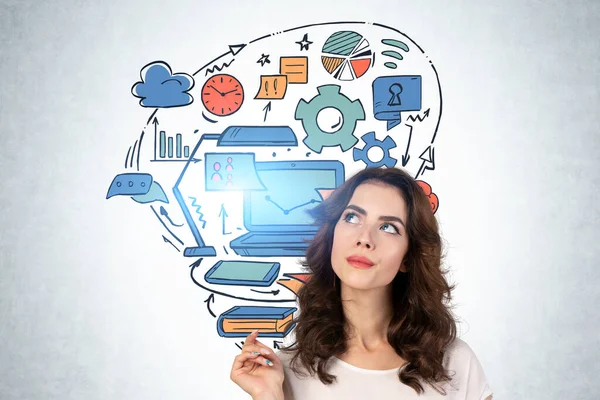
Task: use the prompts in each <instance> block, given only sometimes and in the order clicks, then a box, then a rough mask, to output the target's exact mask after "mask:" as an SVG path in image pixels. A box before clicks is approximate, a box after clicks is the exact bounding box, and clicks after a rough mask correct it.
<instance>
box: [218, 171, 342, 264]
mask: <svg viewBox="0 0 600 400" xmlns="http://www.w3.org/2000/svg"><path fill="white" fill-rule="evenodd" d="M255 167H256V172H257V174H258V176H259V178H260V180H261V182H262V183H263V184H264V186H265V187H266V188H267V189H266V190H256V191H254V190H252V191H245V192H244V226H245V228H246V229H247V230H248V232H247V233H246V234H244V235H242V236H240V237H238V238H236V239H234V240H233V241H231V243H230V247H231V248H232V249H233V251H235V252H236V254H238V255H240V256H255V257H256V256H258V257H269V256H289V257H298V256H303V255H304V254H305V251H306V248H307V247H308V245H309V243H308V242H307V241H309V240H312V239H313V237H314V235H315V233H316V232H317V230H318V228H319V227H318V226H316V225H315V224H314V221H313V219H312V218H311V217H310V215H309V214H308V213H307V212H306V211H307V210H309V209H311V208H313V207H315V206H316V205H317V204H318V203H320V202H321V201H322V200H323V199H322V197H321V195H320V194H319V191H318V190H320V189H324V190H327V189H329V190H331V189H335V188H337V187H339V186H340V185H341V184H342V183H343V182H344V165H343V164H342V163H341V162H340V161H336V160H302V161H268V162H256V163H255Z"/></svg>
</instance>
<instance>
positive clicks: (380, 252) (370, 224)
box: [331, 182, 408, 289]
mask: <svg viewBox="0 0 600 400" xmlns="http://www.w3.org/2000/svg"><path fill="white" fill-rule="evenodd" d="M407 214H408V210H407V206H406V203H405V202H404V199H403V198H402V195H401V194H400V191H399V189H397V188H395V187H392V186H388V185H385V184H383V183H378V182H374V183H371V182H365V183H362V184H361V185H359V186H358V187H357V188H356V190H355V191H354V194H353V195H352V198H351V199H350V202H349V203H348V205H347V206H346V209H345V210H344V212H343V213H342V216H341V218H340V220H339V221H338V222H337V224H336V226H335V229H334V233H333V248H332V251H331V265H332V267H333V270H334V271H335V273H336V275H337V276H338V277H339V278H340V280H341V281H342V283H343V284H345V285H347V286H350V287H352V288H355V289H374V288H378V287H385V286H387V285H389V284H390V283H391V282H392V281H393V280H394V277H395V276H396V274H397V273H398V270H400V271H403V272H406V267H405V266H404V265H402V261H403V260H404V256H405V255H406V252H407V250H408V236H407V233H406V229H405V224H406V223H407V220H406V218H407Z"/></svg>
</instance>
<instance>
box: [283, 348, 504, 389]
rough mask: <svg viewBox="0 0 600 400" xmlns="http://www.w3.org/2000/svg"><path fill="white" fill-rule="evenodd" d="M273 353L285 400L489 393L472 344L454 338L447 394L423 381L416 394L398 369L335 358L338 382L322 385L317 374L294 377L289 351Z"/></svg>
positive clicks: (332, 363) (333, 364) (332, 366)
mask: <svg viewBox="0 0 600 400" xmlns="http://www.w3.org/2000/svg"><path fill="white" fill-rule="evenodd" d="M276 354H277V356H278V357H279V358H280V359H281V361H282V363H283V370H284V373H285V380H284V382H283V391H284V394H285V400H320V399H323V400H331V399H343V400H354V399H357V400H359V399H360V400H363V399H370V400H373V399H377V400H392V399H393V400H422V399H429V400H431V399H439V400H442V399H445V400H485V399H486V398H487V397H488V396H489V395H491V394H492V390H491V388H490V386H489V385H488V383H487V380H486V377H485V374H484V372H483V368H482V367H481V364H480V362H479V360H478V359H477V357H476V356H475V353H474V352H473V350H472V349H471V347H469V345H468V344H467V343H465V342H464V341H463V340H461V339H456V340H455V342H454V343H453V345H452V346H451V347H450V350H449V352H448V353H447V358H446V364H445V366H446V368H448V369H449V370H450V371H449V375H450V376H451V377H452V381H451V382H445V383H444V384H443V385H442V388H443V389H445V391H446V393H447V395H446V396H443V395H442V394H440V393H439V392H437V391H436V390H435V389H434V388H432V387H431V386H429V385H427V384H425V383H423V382H422V383H421V384H422V385H423V388H424V390H425V392H424V393H423V394H421V395H418V394H417V392H415V391H414V389H413V388H411V387H410V386H407V385H405V384H403V383H402V382H400V379H399V378H398V370H399V369H398V368H396V369H390V370H369V369H363V368H358V367H355V366H353V365H350V364H348V363H346V362H344V361H342V360H340V359H338V358H337V357H333V358H332V359H331V360H330V363H329V370H328V372H329V373H330V374H333V375H335V376H337V382H335V381H334V382H333V383H332V384H331V385H325V384H324V383H322V382H321V381H320V380H319V378H318V376H317V375H316V374H315V375H314V376H313V377H311V376H307V377H303V376H296V375H295V374H294V371H292V370H291V369H290V368H289V361H290V360H291V358H292V354H290V353H282V352H281V351H279V350H276ZM453 371H454V373H455V374H453Z"/></svg>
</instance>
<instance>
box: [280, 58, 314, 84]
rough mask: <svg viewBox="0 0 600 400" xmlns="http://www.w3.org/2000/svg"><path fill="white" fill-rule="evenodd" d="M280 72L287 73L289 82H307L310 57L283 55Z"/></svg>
mask: <svg viewBox="0 0 600 400" xmlns="http://www.w3.org/2000/svg"><path fill="white" fill-rule="evenodd" d="M279 73H280V74H282V75H287V77H288V83H307V82H308V57H281V58H280V59H279Z"/></svg>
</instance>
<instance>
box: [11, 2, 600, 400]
mask: <svg viewBox="0 0 600 400" xmlns="http://www.w3.org/2000/svg"><path fill="white" fill-rule="evenodd" d="M286 7H289V8H286ZM599 11H600V10H599V6H598V5H597V4H596V3H595V2H593V1H587V2H584V1H581V2H576V3H573V2H571V3H569V4H567V3H562V2H544V3H540V2H520V1H512V2H496V4H492V3H490V2H478V1H464V2H460V3H459V2H455V3H453V4H449V3H448V2H444V1H419V2H417V1H414V2H403V1H401V2H382V1H370V2H368V3H363V2H358V1H354V0H347V1H337V2H334V1H329V2H323V1H318V2H317V1H312V0H307V1H305V2H301V3H295V4H292V3H289V4H288V3H283V2H275V1H252V2H242V1H239V2H233V1H222V2H220V3H210V2H200V1H187V2H184V1H175V2H168V3H165V2H158V1H154V0H152V1H145V2H141V1H135V2H134V1H129V2H126V3H125V4H123V3H122V2H116V1H105V2H85V1H62V2H54V3H48V2H46V3H40V2H23V1H16V0H15V1H2V2H1V3H0V22H1V25H0V46H1V47H0V50H1V51H0V71H1V72H2V76H4V79H3V82H2V84H1V85H0V96H1V97H0V122H1V126H2V136H1V137H2V146H0V176H1V177H2V181H3V182H4V183H3V189H4V190H3V191H2V192H1V194H0V209H1V210H2V212H1V213H0V218H1V220H0V222H1V226H2V228H0V263H1V269H0V276H1V277H0V315H1V322H0V377H1V378H0V398H2V399H5V398H6V399H61V400H62V399H82V398H85V399H162V398H173V399H245V398H248V396H247V395H245V393H243V392H242V391H241V389H239V388H238V387H237V386H235V384H233V383H232V382H231V381H230V380H229V371H230V368H231V363H232V360H233V357H235V355H236V354H237V353H238V348H237V347H236V346H235V343H236V340H234V339H230V338H222V337H219V336H218V335H217V334H216V331H215V323H216V319H215V317H213V316H212V315H211V313H210V311H209V310H208V308H207V302H206V300H207V298H208V295H209V293H208V292H206V291H203V290H202V289H200V288H198V287H197V286H196V285H194V284H193V282H192V281H191V279H190V268H189V267H188V265H189V264H190V263H191V262H193V261H194V260H193V259H191V260H183V259H182V257H181V256H180V254H179V253H177V252H176V251H173V248H172V246H170V245H169V244H168V243H165V242H164V241H163V239H162V237H161V235H162V234H163V233H164V232H163V230H162V226H161V225H160V224H159V223H158V221H157V220H156V219H155V217H154V216H153V215H152V214H151V213H150V211H149V210H148V209H147V208H146V207H138V206H137V205H136V204H134V203H133V202H132V201H129V200H128V201H125V199H110V200H108V201H107V200H105V196H106V190H107V187H108V184H109V183H110V182H111V180H112V178H113V177H114V176H115V174H117V173H120V172H123V171H122V164H123V160H124V159H125V155H126V152H127V149H128V147H129V146H130V145H131V144H132V143H133V142H134V141H135V140H136V139H137V138H138V136H139V134H140V131H141V129H142V128H143V126H144V125H145V122H146V120H147V118H148V117H149V114H150V113H149V110H148V109H144V108H142V107H140V106H139V104H138V99H136V98H134V97H133V96H132V95H131V92H130V89H131V86H132V85H133V83H135V82H136V81H137V80H139V71H140V69H141V67H142V66H144V65H145V64H147V63H148V62H151V61H154V60H165V61H167V62H168V63H169V64H170V65H171V66H172V67H173V69H174V70H176V71H185V72H188V73H192V72H194V71H196V70H197V69H198V68H199V67H200V66H202V65H204V64H205V63H207V62H208V61H210V60H212V59H213V58H215V57H216V56H218V55H220V54H222V53H223V52H224V51H226V50H227V46H228V45H230V44H237V43H242V42H246V41H248V40H251V39H254V38H257V37H260V36H262V35H265V34H270V33H272V32H275V31H281V30H284V29H288V28H292V27H296V26H300V25H305V24H311V23H320V22H326V21H370V22H377V23H381V24H385V25H388V26H391V27H394V28H397V29H399V30H401V31H402V32H405V33H406V34H408V35H409V36H410V37H411V38H413V39H414V40H415V41H416V42H417V43H418V44H419V45H420V46H421V47H422V48H423V49H424V51H425V53H426V54H427V55H428V56H429V57H430V59H431V60H432V61H433V62H434V64H435V66H436V69H437V71H438V73H439V77H440V82H441V87H442V91H443V98H444V112H443V115H442V118H441V123H440V128H439V134H438V135H439V137H438V138H437V139H436V153H435V156H436V170H435V171H429V172H428V173H427V174H429V173H431V176H432V177H433V176H434V177H435V191H436V193H437V194H438V195H439V196H440V210H439V212H438V214H437V215H438V218H439V220H440V222H441V225H442V230H443V235H444V238H445V240H446V242H447V244H448V259H447V263H448V264H449V266H450V267H451V269H452V271H453V273H452V279H453V280H454V281H456V282H457V283H458V289H457V290H456V292H455V304H456V306H457V308H456V313H457V314H458V315H459V316H460V318H461V321H462V322H461V326H460V334H461V337H462V338H463V339H464V340H465V341H467V342H468V343H469V344H470V345H471V347H473V349H474V350H475V352H476V353H477V355H478V356H479V358H480V361H481V363H482V364H483V366H484V369H485V371H486V374H487V376H488V379H489V381H490V384H491V386H492V388H493V389H494V391H495V398H498V399H501V398H503V399H521V398H523V399H525V398H526V399H550V398H551V399H576V398H592V397H594V395H595V394H597V393H598V391H599V390H600V386H599V385H598V383H597V379H596V375H597V372H598V368H597V359H598V357H599V356H600V352H599V350H598V349H599V348H600V343H599V342H600V340H599V339H598V338H599V337H600V336H599V335H598V334H597V331H598V329H599V328H600V325H599V322H598V321H599V318H598V311H597V307H596V304H597V302H598V300H600V290H599V289H598V285H597V281H598V278H600V273H599V272H598V269H597V268H596V265H594V261H596V259H597V257H598V246H597V245H596V243H595V241H596V239H597V237H598V233H599V232H598V216H599V213H598V211H599V207H598V204H597V193H598V188H599V184H600V183H599V177H600V174H598V172H597V169H598V166H599V159H598V150H600V149H599V147H600V146H599V140H598V135H597V132H596V131H597V129H598V126H599V118H598V112H597V110H598V106H599V101H598V100H599V93H598V92H599V89H598V88H599V85H598V84H599V79H598V78H599V75H598V72H597V70H598V57H597V54H598V50H599V45H598V41H597V39H596V38H597V37H598V35H599V32H598V27H597V23H596V22H597V20H598V16H599ZM201 83H202V82H200V81H198V82H197V84H201ZM253 94H254V93H251V95H253ZM416 156H418V154H417V155H416ZM427 174H425V175H424V178H427V177H428V175H427ZM432 179H433V178H432ZM121 200H122V201H121ZM187 261H189V262H187ZM186 262H187V263H186ZM216 301H218V300H216ZM210 307H211V308H215V307H219V305H218V304H217V303H216V302H215V303H211V305H210ZM237 342H238V343H239V342H240V341H239V340H238V341H237Z"/></svg>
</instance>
